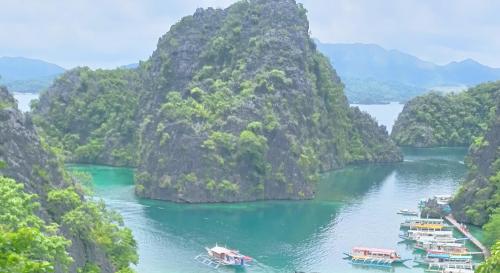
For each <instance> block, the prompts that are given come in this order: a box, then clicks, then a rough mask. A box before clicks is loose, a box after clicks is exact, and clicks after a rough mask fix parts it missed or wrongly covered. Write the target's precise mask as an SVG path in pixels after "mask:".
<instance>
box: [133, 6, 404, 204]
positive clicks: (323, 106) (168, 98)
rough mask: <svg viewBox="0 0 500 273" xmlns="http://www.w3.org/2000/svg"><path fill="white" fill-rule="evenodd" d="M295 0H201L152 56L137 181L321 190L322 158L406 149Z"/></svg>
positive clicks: (190, 195) (353, 158) (140, 188)
mask: <svg viewBox="0 0 500 273" xmlns="http://www.w3.org/2000/svg"><path fill="white" fill-rule="evenodd" d="M308 32H309V26H308V21H307V17H306V11H305V10H304V8H303V7H302V6H301V5H298V4H296V3H295V1H241V2H238V3H236V4H234V5H232V6H230V7H229V8H227V9H225V10H214V9H207V10H202V9H199V10H197V11H196V13H195V14H194V15H193V16H188V17H185V18H183V19H182V20H181V21H180V22H179V23H178V24H176V25H174V26H173V27H172V28H171V30H170V31H169V32H168V33H167V34H166V35H164V36H163V37H162V38H161V39H160V41H159V43H158V48H157V50H156V51H155V52H154V53H153V55H152V57H151V59H150V60H149V62H148V64H147V67H146V71H147V72H146V74H147V75H148V77H149V78H148V80H147V81H146V82H148V83H149V84H148V86H147V90H148V92H146V93H144V94H143V96H142V97H141V103H140V104H141V105H144V106H145V107H144V108H142V109H141V120H143V122H142V124H141V126H140V132H139V136H138V139H139V142H138V144H139V146H138V151H139V155H138V157H139V165H138V172H137V180H136V182H137V193H138V194H139V195H141V196H145V197H149V198H155V199H166V200H173V201H179V202H221V201H222V202H233V201H244V200H258V199H300V198H312V197H313V196H314V182H315V181H316V180H317V177H318V172H319V171H320V170H329V169H333V168H339V167H342V166H344V165H345V164H347V163H351V162H386V161H395V160H400V159H401V155H400V154H399V151H398V149H397V148H396V147H395V146H394V144H393V143H391V142H390V141H388V140H387V137H386V136H387V133H386V132H385V130H384V129H382V128H379V127H378V126H377V125H376V123H375V122H373V121H372V120H371V119H370V118H369V117H368V116H367V115H363V114H361V113H360V112H359V111H357V110H354V109H350V108H349V106H348V104H347V101H346V98H345V96H344V93H343V85H342V84H341V82H340V79H339V78H338V76H337V75H336V73H335V71H334V70H333V69H332V67H331V66H330V64H329V62H328V60H327V59H326V58H325V57H324V56H323V55H321V54H320V53H318V52H317V50H316V47H315V45H314V43H313V42H312V40H311V39H310V37H309V34H308Z"/></svg>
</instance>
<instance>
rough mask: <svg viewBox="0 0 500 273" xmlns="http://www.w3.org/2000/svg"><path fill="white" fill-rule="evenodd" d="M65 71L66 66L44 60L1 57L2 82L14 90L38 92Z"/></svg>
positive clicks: (0, 80)
mask: <svg viewBox="0 0 500 273" xmlns="http://www.w3.org/2000/svg"><path fill="white" fill-rule="evenodd" d="M64 71H66V70H65V69H64V68H62V67H60V66H58V65H56V64H52V63H49V62H45V61H42V60H37V59H29V58H24V57H0V76H1V78H0V84H3V85H6V86H7V87H8V88H9V89H10V90H11V91H14V92H32V93H37V92H39V91H41V90H43V89H45V88H47V87H48V86H49V85H50V84H51V83H52V81H53V80H54V79H55V78H56V77H57V76H59V75H60V74H62V73H64Z"/></svg>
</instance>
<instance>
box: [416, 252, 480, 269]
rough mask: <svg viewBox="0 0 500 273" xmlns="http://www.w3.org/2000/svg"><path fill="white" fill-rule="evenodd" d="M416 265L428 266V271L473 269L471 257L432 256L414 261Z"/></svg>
mask: <svg viewBox="0 0 500 273" xmlns="http://www.w3.org/2000/svg"><path fill="white" fill-rule="evenodd" d="M415 262H416V263H418V264H423V265H428V266H429V269H432V268H438V269H445V268H457V269H459V268H461V269H473V267H474V265H473V264H472V256H452V255H440V256H437V255H432V256H429V255H427V257H426V258H425V259H423V260H415Z"/></svg>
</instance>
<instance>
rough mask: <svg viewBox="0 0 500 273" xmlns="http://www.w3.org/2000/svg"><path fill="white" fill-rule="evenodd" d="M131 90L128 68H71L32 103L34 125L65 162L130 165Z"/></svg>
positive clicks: (135, 81)
mask: <svg viewBox="0 0 500 273" xmlns="http://www.w3.org/2000/svg"><path fill="white" fill-rule="evenodd" d="M137 86H139V78H138V75H137V73H136V72H135V71H134V70H130V69H117V70H96V71H92V70H90V69H88V68H77V69H73V70H71V71H69V72H68V73H65V74H63V75H62V76H61V77H60V78H58V79H57V80H56V81H55V83H54V84H53V85H52V86H51V87H50V92H47V95H43V96H41V97H40V100H39V101H36V102H34V103H33V105H32V107H33V111H35V112H36V113H37V115H35V120H34V122H35V123H36V124H37V125H38V126H39V127H40V128H43V130H40V132H41V134H42V136H43V137H44V138H45V140H46V141H47V143H48V144H49V145H51V146H53V147H57V148H60V149H61V151H63V152H64V154H65V156H66V160H67V161H75V162H82V163H103V164H112V165H119V166H131V165H134V163H135V162H134V153H133V151H134V141H135V140H134V132H135V116H136V111H137V100H138V90H137V88H138V87H137Z"/></svg>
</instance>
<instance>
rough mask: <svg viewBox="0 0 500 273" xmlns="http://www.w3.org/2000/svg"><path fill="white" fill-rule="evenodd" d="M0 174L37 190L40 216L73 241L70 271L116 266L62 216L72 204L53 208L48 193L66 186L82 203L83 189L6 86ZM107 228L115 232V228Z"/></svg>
mask: <svg viewBox="0 0 500 273" xmlns="http://www.w3.org/2000/svg"><path fill="white" fill-rule="evenodd" d="M0 175H1V176H5V177H9V178H12V179H15V180H16V181H17V182H18V183H22V184H23V185H24V190H25V191H26V192H28V193H31V194H36V195H37V196H38V200H37V202H39V203H40V208H39V210H38V213H39V215H40V217H41V218H42V219H43V220H44V221H45V223H46V224H47V225H50V224H53V223H56V224H57V225H58V226H60V233H61V235H62V236H64V237H65V238H67V239H69V240H70V241H71V245H70V246H69V248H68V249H67V251H68V253H69V255H70V256H71V257H72V258H73V260H74V262H73V263H72V264H71V266H70V267H69V268H68V270H69V272H77V270H79V269H82V268H84V267H85V266H89V265H92V266H95V267H97V268H99V269H100V270H101V271H100V272H115V270H117V267H116V266H114V265H113V264H112V262H111V261H110V257H109V253H107V252H106V250H105V249H104V248H103V247H102V246H100V245H99V244H98V243H97V242H96V241H95V240H93V239H88V238H87V239H85V236H84V234H82V233H75V232H73V231H71V229H73V228H78V227H76V226H74V225H71V224H70V223H69V221H68V222H64V221H63V220H62V218H63V217H62V216H63V214H64V213H66V212H69V211H70V210H71V208H70V207H64V206H60V207H59V209H58V210H57V211H56V210H54V209H50V206H51V205H52V206H54V203H53V202H52V203H51V202H50V201H49V198H48V196H49V193H50V192H56V191H59V190H67V192H68V193H72V194H73V195H74V196H76V197H78V198H79V199H80V202H83V203H82V204H87V203H86V201H85V199H84V197H83V196H82V194H81V193H78V192H77V191H74V189H75V188H78V187H79V186H78V185H77V184H75V182H74V181H73V180H72V179H71V177H69V176H68V174H67V173H66V172H65V171H64V169H63V165H62V162H61V161H60V160H59V159H58V158H57V157H56V156H55V155H54V154H53V153H52V152H51V148H50V147H48V146H47V145H46V144H45V143H44V142H43V141H41V140H40V138H39V136H38V134H37V133H36V131H35V127H34V125H33V122H32V120H31V117H30V116H29V115H24V114H23V113H21V111H19V110H18V109H17V103H16V101H15V100H14V98H13V97H12V96H11V95H10V94H9V93H8V92H7V89H5V88H3V87H0ZM66 197H67V196H62V198H66ZM82 215H85V214H82ZM94 220H95V221H96V223H95V224H100V225H106V222H105V221H106V220H105V219H100V218H94ZM0 224H2V223H0ZM117 228H118V227H117ZM108 232H109V233H110V234H113V232H112V230H109V231H108ZM58 270H61V269H60V268H59V269H58ZM0 271H1V270H0ZM58 272H59V271H58ZM61 272H67V271H66V270H62V271H61ZM79 272H80V271H79ZM84 272H85V271H84Z"/></svg>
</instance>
